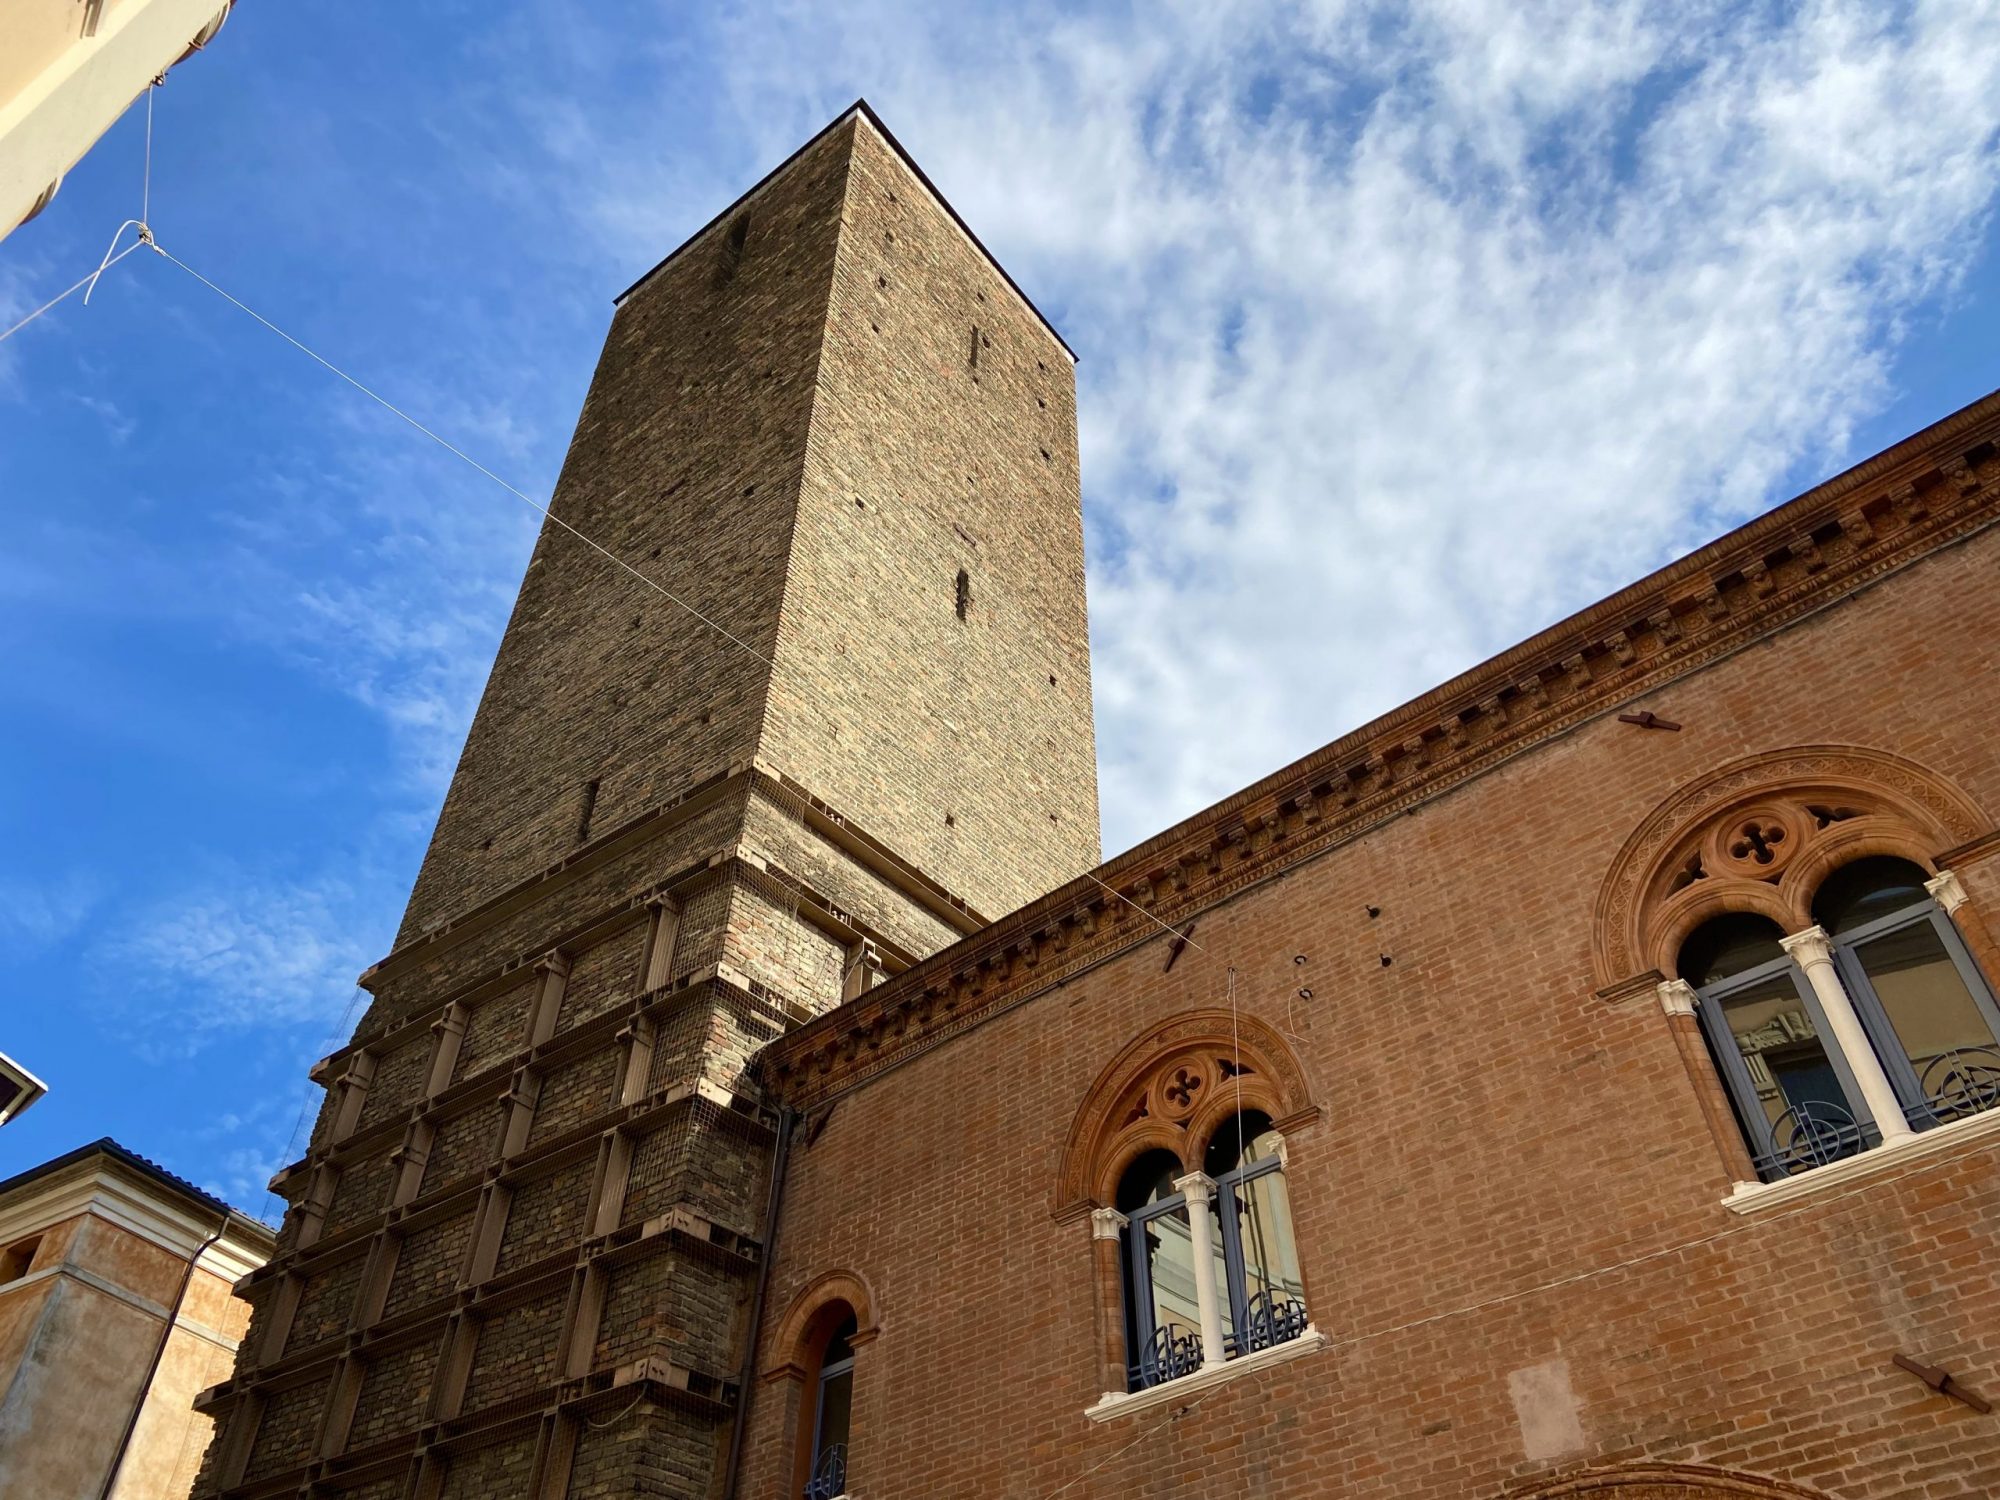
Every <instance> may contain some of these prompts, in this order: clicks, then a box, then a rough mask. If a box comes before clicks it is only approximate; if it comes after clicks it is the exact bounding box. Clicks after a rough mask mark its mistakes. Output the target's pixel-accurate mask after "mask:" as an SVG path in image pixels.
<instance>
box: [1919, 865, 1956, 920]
mask: <svg viewBox="0 0 2000 1500" xmlns="http://www.w3.org/2000/svg"><path fill="white" fill-rule="evenodd" d="M1924 889H1925V890H1927V891H1929V892H1930V893H1931V900H1933V901H1935V902H1937V904H1938V906H1939V908H1940V909H1941V910H1942V911H1943V912H1944V914H1945V915H1946V916H1950V915H1951V914H1952V913H1953V912H1955V911H1957V910H1958V909H1959V908H1960V907H1961V906H1963V905H1965V887H1964V886H1963V885H1961V884H1960V883H1959V879H1958V874H1957V872H1956V871H1954V870H1939V871H1938V872H1937V874H1935V875H1933V876H1932V877H1931V878H1930V879H1929V880H1926V881H1925V882H1924Z"/></svg>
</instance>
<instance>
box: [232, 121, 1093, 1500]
mask: <svg viewBox="0 0 2000 1500" xmlns="http://www.w3.org/2000/svg"><path fill="white" fill-rule="evenodd" d="M553 512H554V516H555V520H554V522H552V523H551V524H550V525H548V526H547V527H546V528H545V529H544V531H543V534H542V537H541V540H540V542H539V544H538V545H537V547H536V550H535V555H534V558H533V560H532V561H531V562H530V564H529V566H528V574H527V578H526V580H525V582H524V583H523V585H522V588H521V594H520V598H519V601H518V602H517V603H516V605H515V609H514V615H513V619H512V620H511V622H510V623H509V625H508V628H507V633H506V637H505V639H504V640H503V642H502V643H501V647H500V653H499V657H498V660H497V662H496V663H495V665H494V669H493V674H492V677H491V679H490V681H489V682H488V684H487V688H486V693H485V697H484V699H483V701H482V702H481V704H480V708H479V713H478V717H477V718H476V720H475V721H474V724H473V727H472V732H471V734H470V736H469V738H468V740H467V742H466V746H465V751H464V754H463V756H462V757H461V759H460V762H459V766H458V771H457V774H456V776H455V777H454V779H453V782H452V786H451V791H450V794H449V795H448V797H447V798H446V801H445V806H444V811H443V814H442V815H441V817H440V818H439V820H438V826H437V830H436V833H435V835H434V836H433V838H432V841H431V847H430V851H429V853H428V855H427V856H426V858H425V860H424V864H423V868H422V871H421V873H420V874H419V875H418V877H417V883H416V889H415V891H414V893H413V894H412V896H411V898H410V904H409V908H408V911H407V913H406V915H405V918H404V921H403V926H402V930H401V932H400V933H399V935H398V938H397V944H396V947H395V950H394V951H393V952H391V953H390V954H389V955H388V956H387V957H386V958H384V959H383V960H382V961H381V962H380V963H378V964H376V965H375V966H374V967H373V968H372V969H370V970H369V972H368V973H367V974H366V975H365V976H363V983H364V984H365V985H366V986H367V988H368V989H369V990H370V992H371V993H372V995H373V997H374V1003H373V1004H372V1006H371V1007H370V1009H369V1011H368V1014H367V1015H366V1017H365V1018H364V1019H363V1021H362V1023H361V1025H360V1027H359V1028H358V1029H357V1031H356V1033H355V1036H354V1039H353V1041H352V1042H351V1043H350V1044H349V1045H348V1046H346V1047H344V1048H342V1049H341V1050H340V1051H338V1052H336V1053H335V1054H333V1055H332V1056H331V1057H329V1058H327V1059H325V1060H324V1061H322V1062H321V1063H320V1064H319V1065H318V1067H317V1068H316V1069H315V1071H314V1077H315V1078H316V1079H317V1080H318V1081H319V1082H320V1083H321V1084H322V1085H324V1086H325V1087H326V1089H327V1098H326V1101H325V1105H324V1108H323V1109H322V1110H321V1112H320V1115H319V1119H318V1122H317V1125H316V1127H315V1129H314V1132H313V1136H312V1140H311V1147H310V1150H309V1152H308V1153H307V1155H306V1156H305V1158H304V1159H303V1160H302V1161H300V1162H298V1163H296V1164H295V1165H293V1166H291V1167H289V1168H287V1169H286V1170H285V1171H284V1172H282V1173H280V1174H279V1177H278V1179H277V1181H276V1183H275V1186H276V1188H277V1190H278V1191H279V1192H280V1193H282V1194H283V1195H284V1196H285V1198H286V1199H287V1201H288V1203H289V1205H290V1209H289V1212H288V1214H287V1216H286V1220H285V1226H284V1231H283V1235H282V1237H281V1240H280V1243H279V1251H278V1255H277V1256H276V1258H275V1259H274V1260H273V1261H272V1262H271V1264H270V1265H269V1266H268V1267H267V1268H266V1269H265V1270H264V1271H263V1272H261V1273H259V1274H258V1275H256V1276H254V1277H252V1278H251V1279H250V1281H249V1283H248V1285H247V1287H246V1290H247V1291H248V1294H249V1295H250V1297H251V1299H252V1301H253V1305H254V1307H255V1314H254V1318H253V1322H252V1327H251V1332H250V1335H249V1336H248V1338H247V1339H246V1340H245V1342H244V1345H243V1349H242V1354H241V1356H240V1359H239V1363H238V1367H237V1371H236V1374H235V1376H234V1378H233V1379H232V1380H231V1381H230V1382H229V1383H228V1384H226V1385H224V1386H221V1387H218V1388H217V1389H216V1390H214V1391H212V1392H210V1393H208V1395H207V1396H206V1397H205V1398H204V1404H205V1406H206V1408H207V1409H209V1410H211V1411H212V1412H213V1413H214V1414H216V1415H217V1416H218V1417H219V1418H220V1419H221V1421H220V1425H219V1427H218V1437H217V1439H216V1441H215V1443H214V1445H213V1447H212V1449H211V1451H210V1453H209V1457H208V1462H207V1465H206V1467H205V1469H204V1478H203V1487H202V1493H205V1494H210V1495H231V1496H234V1495H244V1496H249V1495H259V1496H261V1495H277V1494H283V1495H288V1496H291V1495H313V1496H336V1495H337V1496H347V1497H350V1500H390V1497H399V1500H442V1497H470V1496H481V1497H488V1496H514V1495H521V1496H536V1497H550V1500H554V1497H563V1496H575V1497H579V1500H581V1497H585V1496H589V1497H596V1496H605V1495H614V1494H615V1495H620V1496H624V1495H632V1494H643V1495H664V1496H690V1497H694V1496H701V1497H707V1496H714V1495H719V1494H721V1493H722V1492H723V1490H724V1487H725V1475H726V1473H727V1471H728V1470H729V1467H730V1460H729V1452H730V1447H731V1442H730V1439H731V1432H732V1424H733V1421H734V1414H735V1411H736V1408H737V1404H738V1402H739V1400H740V1399H741V1395H742V1385H741V1380H742V1365H743V1359H744V1352H745V1350H746V1348H747V1347H748V1341H749V1339H750V1336H751V1332H752V1330H751V1328H750V1322H751V1318H752V1316H753V1312H752V1303H753V1300H754V1296H755V1288H756V1286H757V1284H758V1271H759V1266H760V1264H761V1262H762V1259H763V1255H764V1250H765V1245H764V1239H765V1236H766V1232H767V1222H768V1214H769V1205H770V1201H771V1190H772V1178H773V1170H772V1167H773V1157H774V1155H775V1154H776V1145H777V1139H778V1126H779V1121H778V1119H777V1117H776V1116H775V1114H774V1113H773V1112H772V1111H771V1110H770V1109H769V1108H768V1107H766V1106H765V1105H764V1104H763V1103H762V1101H761V1100H760V1099H759V1098H758V1097H757V1095H756V1092H755V1088H754V1085H753V1084H752V1083H751V1082H750V1081H749V1080H748V1078H747V1075H746V1063H747V1061H748V1059H749V1058H750V1057H751V1056H752V1055H753V1054H754V1053H755V1052H756V1051H757V1049H758V1048H760V1047H761V1046H763V1045H764V1044H765V1043H766V1042H767V1041H769V1040H770V1039H772V1038H773V1037H776V1036H778V1035H780V1034H781V1033H782V1032H783V1031H785V1030H786V1029H787V1028H788V1027H790V1026H792V1025H794V1024H796V1023H798V1022H801V1021H803V1020H806V1019H810V1018H811V1017H813V1016H815V1015H818V1014H820V1013H822V1012H824V1011H826V1010H827V1009H829V1008H831V1007H833V1006H835V1005H837V1004H839V1003H840V1002H841V1001H842V1000H843V999H845V998H851V997H853V996H854V995H856V994H858V993H860V992H861V991H862V990H864V989H865V988H867V987H868V986H869V985H870V984H871V983H872V982H873V981H874V979H876V978H877V977H879V976H880V975H881V974H883V973H884V972H894V971H896V970H898V969H900V968H902V967H905V966H907V965H909V964H911V963H913V962H915V961H916V960H918V959H919V958H922V957H923V956H925V955H926V954H929V953H931V952H934V951H935V950H937V949H938V948H941V947H943V946H945V945H946V944H949V943H951V942H953V941H955V940H956V939H957V938H959V937H961V936H963V935H964V934H966V933H969V932H971V931H974V930H976V929H977V928H979V927H980V926H982V925H984V923H985V922H986V921H987V920H988V919H989V918H990V917H992V916H996V915H999V914H1000V913H1002V912H1005V911H1007V910H1010V909H1012V908H1013V907H1014V906H1016V905H1019V904H1021V903H1023V902H1025V901H1027V900H1028V899H1030V898H1032V897H1033V896H1035V895H1037V894H1039V893H1040V892H1041V891H1043V890H1045V889H1047V888H1049V887H1052V886H1054V885H1057V884H1059V883H1060V882H1062V881H1063V880H1065V879H1068V878H1070V877H1073V876H1074V875H1076V874H1077V873H1078V872H1080V871H1081V870H1083V869H1086V868H1088V867H1090V866H1091V865H1093V864H1095V863H1096V861H1097V858H1098V844H1097V801H1096V779H1095V765H1094V746H1093V740H1092V733H1091V717H1090V683H1089V648H1088V641H1087V633H1086V628H1085V618H1084V594H1083V547H1082V525H1081V512H1080V502H1079V492H1078V483H1077V449H1076V415H1075V383H1074V375H1073V370H1072V361H1071V357H1070V355H1069V352H1068V350H1067V349H1066V347H1065V346H1064V345H1063V343H1062V341H1061V339H1060V338H1059V337H1058V336H1057V335H1056V334H1055V333H1054V331H1053V330H1052V329H1051V328H1050V327H1049V326H1048V324H1047V323H1046V322H1045V321H1044V320H1043V319H1042V318H1041V316H1040V315H1039V314H1038V313H1037V312H1036V311H1035V309H1034V308H1033V306H1032V305H1031V304H1029V303H1028V302H1027V300H1026V299H1025V298H1024V297H1023V296H1022V295H1021V293H1020V291H1019V289H1018V288H1016V287H1015V286H1014V284H1013V283H1012V282H1011V281H1010V280H1009V279H1008V277H1007V276H1006V274H1005V273H1004V272H1003V271H1001V270H1000V268H999V267H998V266H997V265H996V264H995V263H994V262H993V260H992V259H991V257H990V256H988V255H987V254H986V253H985V251H984V250H983V249H982V247H981V246H980V245H979V243H978V241H977V240H976V239H974V238H973V236H972V235H971V233H970V231H969V230H967V229H966V227H965V226H964V224H963V223H962V222H960V220H959V219H958V218H957V216H956V215H955V214H954V213H953V212H952V210H951V208H950V207H949V206H948V205H947V204H946V203H945V202H944V201H943V200H942V199H941V198H940V197H939V196H938V195H937V193H936V192H935V191H934V190H933V189H932V188H931V187H930V185H929V183H928V182H927V181H926V180H925V179H924V177H923V175H922V174H921V173H920V172H919V171H918V170H917V169H916V167H915V166H914V164H913V163H912V162H911V161H910V160H909V158H908V157H907V156H906V155H904V154H903V153H902V151H901V150H900V148H898V147H897V145H896V144H895V142H894V140H893V139H892V138H891V137H890V136H889V135H888V133H887V132H886V131H885V130H884V129H883V127H882V126H881V124H880V122H879V121H878V120H876V118H875V117H874V115H873V114H872V113H871V112H870V111H869V110H868V108H867V107H866V106H865V105H857V106H855V107H854V108H853V109H851V110H849V111H848V112H847V113H846V114H844V115H842V116H841V117H840V118H839V119H838V120H836V121H835V122H834V123H833V124H832V125H830V126H829V127H827V129H826V130H824V131H822V132H821V133H820V134H819V135H818V136H816V137H815V138H814V139H813V140H812V141H811V142H809V143H808V144H807V145H806V146H805V147H803V148H802V149H801V150H800V151H799V152H798V153H797V154H796V155H794V156H793V157H792V158H791V159H790V160H789V161H787V162H785V163H784V164H783V165H782V166H780V167H779V168H778V169H777V170H776V171H775V172H773V173H772V174H771V175H770V176H769V177H767V178H765V179H764V181H763V182H761V183H759V184H758V185H757V186H756V187H755V188H753V189H752V190H751V191H750V192H749V193H747V194H746V195H745V196H744V197H743V198H742V199H740V200H739V201H738V202H737V203H735V204H734V205H732V206H731V207H730V208H729V209H728V210H726V211H725V212H724V213H723V214H721V215H720V216H719V217H718V218H716V219H715V220H714V221H713V222H711V223H710V224H709V225H708V226H707V227H706V228H704V229H703V230H702V231H701V232H700V233H698V234H697V235H696V236H695V237H694V238H693V239H691V240H690V241H688V243H687V244H685V245H683V246H682V247H681V248H680V249H679V250H678V251H676V252H675V253H674V254H673V255H672V256H670V257H669V258H668V259H667V260H666V261H665V262H663V263H662V264H661V265H660V266H659V267H657V268H656V269H655V270H654V271H652V272H651V273H650V274H649V275H648V276H647V277H646V278H645V279H644V280H642V281H641V282H640V283H639V284H638V285H637V286H636V287H634V288H633V289H632V290H631V291H629V292H628V293H626V295H625V296H624V297H623V298H622V299H621V300H620V302H619V306H618V311H617V315H616V317H615V318H614V320H613V323H612V327H611V332H610V336H609V338H608V340H607V341H606V345H605V350H604V354H603V358H602V360H601V362H600V363H599V366H598V370H597V374H596V377H595V379H594V380H593V382H592V384H591V389H590V394H589V397H588V399H587V401H586V402H585V405H584V410H583V415H582V418H581V420H580V421H579V423H578V426H577V431H576V436H575V439H574V441H573V443H572V445H571V448H570V453H569V458H568V461H567V463H566V464H565V466H564V469H563V473H562V478H561V480H560V482H559V484H558V487H557V491H556V497H555V500H554V504H553ZM570 528H574V531H572V530H571V529H570ZM577 533H581V535H582V536H583V537H587V538H589V542H585V541H583V540H580V539H579V537H578V535H577ZM592 543H594V544H596V545H591V544H592ZM600 547H601V548H602V549H603V550H602V551H600V550H598V549H599V548H600ZM607 552H608V553H609V554H611V557H607V556H606V555H605V554H606V553H607ZM611 558H615V559H616V560H617V561H616V562H614V561H612V560H611ZM619 564H624V565H625V566H626V567H629V568H630V569H632V570H636V572H638V573H639V574H642V575H644V578H645V579H648V580H651V583H650V584H648V583H645V582H641V581H640V580H639V579H635V578H634V577H633V576H632V575H631V573H629V572H627V571H625V567H621V566H619ZM654 585H656V586H654ZM669 596H671V597H669Z"/></svg>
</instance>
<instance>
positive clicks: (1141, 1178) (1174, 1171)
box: [1118, 1148, 1187, 1214]
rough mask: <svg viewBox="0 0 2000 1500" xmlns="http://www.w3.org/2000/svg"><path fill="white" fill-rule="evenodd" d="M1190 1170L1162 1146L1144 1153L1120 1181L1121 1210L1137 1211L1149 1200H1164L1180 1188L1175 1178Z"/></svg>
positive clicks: (1128, 1168) (1126, 1212)
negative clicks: (1175, 1183) (1176, 1184)
mask: <svg viewBox="0 0 2000 1500" xmlns="http://www.w3.org/2000/svg"><path fill="white" fill-rule="evenodd" d="M1186 1170H1187V1169H1186V1168H1184V1167H1183V1166H1182V1165H1181V1159H1180V1158H1179V1157H1178V1156H1176V1155H1174V1153H1173V1152H1171V1151H1168V1150H1165V1149H1163V1148H1156V1149H1154V1150H1151V1151H1145V1152H1141V1153H1140V1154H1139V1156H1137V1157H1136V1158H1134V1160H1133V1162H1132V1165H1130V1166H1129V1167H1127V1168H1126V1169H1125V1175H1124V1176H1123V1177H1122V1178H1120V1179H1119V1181H1118V1212H1120V1213H1121V1214H1135V1213H1137V1212H1138V1211H1139V1210H1140V1209H1142V1208H1144V1207H1145V1206H1146V1205H1147V1204H1148V1203H1163V1202H1165V1201H1166V1200H1167V1199H1169V1198H1172V1197H1174V1196H1175V1195H1176V1193H1177V1192H1178V1191H1179V1190H1178V1189H1177V1188H1175V1186H1174V1180H1175V1179H1176V1178H1178V1177H1180V1176H1181V1175H1182V1174H1183V1173H1184V1172H1185V1171H1186Z"/></svg>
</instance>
